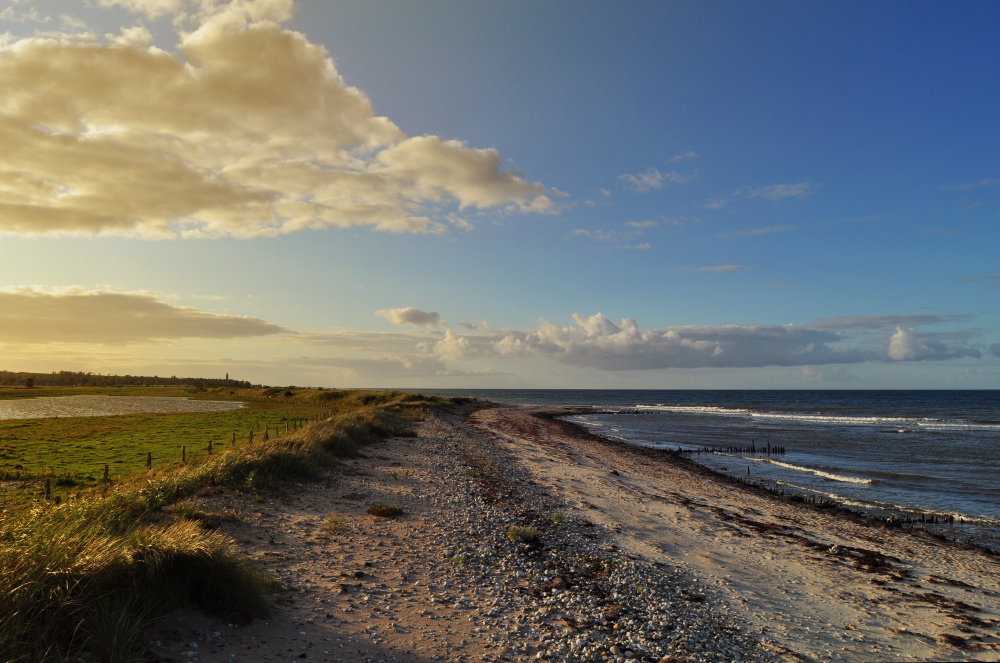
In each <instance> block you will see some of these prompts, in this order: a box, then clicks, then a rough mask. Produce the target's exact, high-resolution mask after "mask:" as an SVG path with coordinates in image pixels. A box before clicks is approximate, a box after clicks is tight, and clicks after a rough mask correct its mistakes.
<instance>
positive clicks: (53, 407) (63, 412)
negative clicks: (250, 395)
mask: <svg viewBox="0 0 1000 663" xmlns="http://www.w3.org/2000/svg"><path fill="white" fill-rule="evenodd" d="M242 407H243V405H241V404H240V403H236V402H233V401H196V400H191V399H189V398H180V397H164V396H44V397H42V398H24V399H20V398H19V399H16V400H0V419H45V418H49V417H104V416H107V415H112V414H138V413H141V412H226V411H229V410H239V409H240V408H242Z"/></svg>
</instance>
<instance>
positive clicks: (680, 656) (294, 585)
mask: <svg viewBox="0 0 1000 663" xmlns="http://www.w3.org/2000/svg"><path fill="white" fill-rule="evenodd" d="M543 410H548V411H550V412H552V411H553V409H552V408H525V407H507V406H496V405H494V404H488V403H481V402H480V403H476V404H473V405H464V406H458V407H454V408H452V409H450V410H447V411H441V412H437V411H432V412H430V413H428V415H427V416H426V418H425V420H424V421H423V422H421V423H419V424H418V425H417V427H416V430H415V437H399V438H390V439H388V440H384V441H381V442H376V443H373V444H371V445H369V446H366V447H364V448H363V449H362V453H361V455H359V456H358V457H356V458H353V459H349V460H347V461H344V462H343V463H341V464H340V465H339V466H338V467H337V468H334V469H333V470H331V471H329V472H327V473H325V475H324V477H323V478H321V479H320V480H319V481H317V482H310V483H297V484H290V485H288V486H287V487H286V489H285V496H284V497H281V498H270V497H269V498H267V499H266V500H265V501H264V502H262V503H257V502H254V501H253V500H252V499H251V498H250V497H249V496H246V495H242V494H239V493H232V492H217V491H209V490H206V491H205V492H204V493H203V494H201V495H199V496H198V497H196V498H194V499H192V508H195V509H197V510H198V511H199V512H202V513H204V514H205V515H206V516H207V517H209V518H211V519H213V520H215V521H216V522H217V523H218V525H219V527H220V529H221V531H222V532H223V533H225V534H226V535H228V536H229V537H231V538H232V539H233V540H234V541H235V542H236V545H238V546H239V548H240V552H241V553H242V554H244V555H245V556H246V557H248V558H249V559H252V560H254V561H256V562H257V563H258V564H260V565H261V566H262V567H263V568H264V569H265V570H266V571H268V572H269V573H271V574H272V575H274V576H275V577H276V578H278V579H279V581H280V587H278V588H277V589H276V592H275V594H274V595H273V597H272V600H273V603H274V606H275V609H274V611H273V613H272V615H271V616H270V617H268V618H267V619H265V620H258V621H256V622H253V623H251V624H242V625H240V624H235V623H232V622H228V621H227V620H226V619H222V618H218V617H209V616H205V615H202V614H200V613H195V612H192V611H184V612H181V613H176V614H172V615H170V616H168V617H166V618H164V619H162V620H160V621H159V622H158V623H157V624H156V625H155V626H154V628H153V630H152V631H151V632H150V634H149V636H150V641H149V646H148V648H147V651H146V659H148V660H151V661H155V660H159V661H163V662H164V663H166V662H167V661H173V662H176V661H194V662H197V663H223V662H224V661H272V660H285V659H293V658H294V659H301V660H306V661H330V662H333V661H344V662H346V661H370V662H371V663H378V662H379V661H383V660H384V661H386V663H390V662H396V663H432V662H433V661H459V662H461V663H473V662H479V661H483V662H484V663H499V662H501V661H525V662H526V661H529V660H531V661H536V660H547V661H578V660H583V661H594V662H601V663H609V662H613V663H624V662H625V661H626V660H629V661H635V662H636V663H640V662H642V661H645V663H659V662H661V661H662V662H665V663H719V662H720V661H727V662H734V661H735V662H739V663H773V662H775V661H781V662H792V661H809V660H836V661H849V662H850V661H858V660H863V659H871V658H874V657H879V659H880V660H901V661H906V660H929V659H933V660H943V661H961V660H994V659H995V658H996V657H997V655H998V653H1000V638H998V637H997V630H998V627H1000V573H998V571H1000V565H998V564H997V562H996V560H995V559H994V558H993V557H991V556H987V555H983V554H980V553H977V552H975V551H970V550H964V549H961V548H959V547H957V546H953V545H947V546H941V545H940V542H939V541H937V540H933V541H932V540H929V539H924V538H921V537H916V536H909V535H906V536H901V535H900V534H901V532H900V531H898V530H895V529H889V528H885V529H883V528H876V527H872V526H871V525H869V524H867V523H861V522H853V521H852V519H851V518H843V517H841V516H840V515H835V514H833V513H829V512H828V510H826V509H818V508H808V509H803V508H802V507H803V506H806V505H802V504H795V503H791V502H788V501H787V500H781V499H779V498H777V497H775V496H772V495H769V494H767V493H766V491H762V490H754V489H752V488H751V487H747V486H742V485H738V484H736V483H726V481H725V480H724V478H725V477H724V475H723V476H719V475H718V474H716V473H714V472H711V471H710V470H709V469H708V468H705V467H703V466H700V465H698V464H697V463H694V462H693V461H691V460H690V459H687V458H684V457H683V456H682V455H678V457H677V458H671V459H670V460H669V461H665V460H663V454H662V452H659V451H657V452H654V451H653V450H643V449H642V448H640V447H630V446H628V445H625V444H624V443H621V442H616V441H609V440H605V439H603V438H600V437H598V436H596V435H593V434H592V433H589V431H585V430H580V429H579V428H578V426H577V425H576V424H573V423H572V422H567V421H562V420H559V419H557V418H556V416H557V415H555V414H552V415H551V416H549V417H548V418H546V416H537V415H538V414H539V412H541V411H543ZM654 454H655V456H654ZM657 457H658V458H659V459H660V460H659V461H657V460H654V458H657ZM734 488H740V489H737V490H733V489H734ZM374 503H383V504H387V505H399V506H400V507H401V508H402V509H403V511H404V514H403V515H402V516H400V517H399V518H396V519H380V518H375V517H372V516H370V515H368V514H367V513H366V508H367V507H368V506H369V505H371V504H374ZM328 519H333V520H328ZM334 521H336V523H338V527H339V528H340V529H338V531H336V532H334V531H331V529H330V528H329V527H328V523H330V522H334ZM515 533H516V536H515V535H514V534H515ZM522 534H523V535H524V536H523V537H522Z"/></svg>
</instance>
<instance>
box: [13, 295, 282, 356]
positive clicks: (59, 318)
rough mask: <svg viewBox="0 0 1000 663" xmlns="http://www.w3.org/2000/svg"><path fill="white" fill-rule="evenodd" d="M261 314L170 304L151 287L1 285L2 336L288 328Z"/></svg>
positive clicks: (69, 339) (113, 340) (201, 334)
mask: <svg viewBox="0 0 1000 663" xmlns="http://www.w3.org/2000/svg"><path fill="white" fill-rule="evenodd" d="M286 332H287V330H285V329H283V328H282V327H279V326H278V325H275V324H272V323H270V322H267V321H265V320H261V319H260V318H252V317H241V316H235V315H220V314H216V313H208V312H205V311H199V310H198V309H194V308H190V307H186V306H171V305H170V304H166V303H164V302H162V301H160V300H158V299H157V297H156V295H155V294H153V293H147V292H108V291H103V290H85V289H83V288H58V289H52V288H38V287H29V286H20V287H12V288H4V289H0V342H3V343H23V344H38V343H98V344H113V345H121V344H138V343H158V342H163V341H167V340H175V339H233V338H249V337H257V336H268V335H272V334H281V333H286Z"/></svg>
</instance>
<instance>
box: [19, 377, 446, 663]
mask: <svg viewBox="0 0 1000 663" xmlns="http://www.w3.org/2000/svg"><path fill="white" fill-rule="evenodd" d="M286 394H287V395H286ZM156 395H164V394H156ZM227 395H228V396H231V397H234V398H235V397H241V398H246V399H247V402H248V404H249V406H250V407H248V408H247V411H246V412H245V413H242V415H243V417H244V419H239V418H238V417H239V415H235V414H234V413H229V412H218V413H211V414H209V413H186V414H181V415H158V416H154V417H146V416H145V415H143V416H125V417H77V418H71V419H63V420H35V421H36V422H37V425H36V426H35V427H28V428H17V429H13V428H11V427H10V426H8V427H7V428H3V429H0V430H2V431H3V432H2V434H3V435H4V437H0V439H2V440H4V441H3V443H2V444H3V445H4V448H5V449H7V450H10V449H12V445H13V449H14V450H15V453H21V454H25V453H28V450H29V449H30V448H31V447H32V446H47V447H48V452H49V453H50V454H52V456H51V458H52V459H53V460H52V466H53V467H55V468H61V469H60V470H59V471H61V472H62V474H60V475H59V476H61V477H66V478H67V479H69V481H65V482H63V483H64V484H65V485H62V486H59V492H58V493H52V494H51V495H50V496H49V498H48V499H46V498H45V497H44V493H42V490H43V487H42V484H43V483H45V482H44V481H43V478H42V475H43V474H44V473H39V474H37V475H34V474H29V473H28V472H27V471H24V474H23V475H22V476H20V477H16V476H14V477H12V476H7V477H6V479H7V480H6V481H4V482H3V484H5V485H6V486H7V488H8V489H7V490H5V491H4V492H3V494H2V495H0V660H3V661H63V660H75V658H76V656H77V655H78V654H79V653H81V652H84V651H86V652H90V653H92V654H94V655H95V656H97V657H99V658H100V660H102V661H104V663H113V662H115V661H123V660H130V656H131V655H132V654H134V646H135V644H136V639H137V637H138V635H139V634H140V633H141V629H142V627H143V626H144V625H145V624H146V623H148V621H149V620H150V619H151V618H153V617H155V616H157V615H159V614H163V613H165V612H167V611H170V610H172V609H174V608H178V607H181V606H185V605H194V606H198V607H200V608H202V609H204V610H206V611H208V612H212V613H217V614H223V615H226V616H231V618H232V619H234V620H249V619H251V618H253V617H255V616H259V615H262V614H265V613H266V611H267V601H266V592H267V589H268V587H269V585H271V584H272V583H273V582H274V581H273V580H272V579H271V578H269V577H268V576H267V575H266V574H264V573H263V572H261V571H260V570H259V569H257V568H255V567H254V566H253V565H251V564H249V563H248V562H247V561H246V560H245V559H243V558H241V557H240V556H239V555H238V553H237V551H236V550H235V548H234V547H233V546H232V544H231V542H230V541H229V540H227V539H226V538H224V537H222V536H221V535H220V534H218V533H217V532H215V531H214V527H213V523H212V522H211V520H210V519H209V518H206V517H205V515H204V514H201V513H199V512H197V510H196V509H194V508H192V507H191V506H190V505H189V504H187V503H185V500H189V499H190V498H192V497H194V496H197V495H199V494H205V493H206V492H226V491H238V492H242V493H247V494H251V495H254V496H255V497H257V499H265V498H266V496H267V495H268V494H280V486H281V483H282V482H283V481H286V480H289V479H301V478H310V477H314V476H316V475H317V473H318V472H319V470H320V469H321V468H330V467H336V465H337V463H338V459H339V458H342V457H346V456H350V455H352V454H354V453H356V452H357V450H358V448H359V447H360V446H362V445H365V444H368V443H370V442H373V441H375V440H378V439H381V438H384V437H386V436H391V435H398V434H405V433H406V432H407V430H408V428H409V426H410V424H411V422H412V421H413V420H415V419H418V418H420V417H421V416H422V415H423V413H424V412H425V411H426V408H428V407H433V406H437V405H440V404H442V403H443V401H440V400H438V399H425V398H424V397H421V396H418V395H416V394H404V393H399V392H371V391H347V390H315V389H309V390H305V389H303V390H296V389H287V390H286V389H282V390H243V393H233V394H225V393H221V390H220V391H219V392H215V391H211V390H210V391H206V392H204V393H199V394H197V397H207V398H214V399H218V398H220V397H225V396H227ZM233 417H237V418H235V419H234V418H233ZM310 419H311V423H309V424H308V425H305V426H301V427H299V426H298V425H297V424H298V423H300V422H305V421H307V420H310ZM84 420H86V421H84ZM251 421H255V422H259V423H260V424H261V425H264V424H265V423H267V424H269V425H272V426H273V425H274V423H275V422H277V423H279V424H280V423H283V422H289V423H290V422H295V424H296V426H294V427H291V426H290V427H289V432H288V433H285V429H284V426H279V430H278V431H276V434H273V435H270V436H265V435H262V434H261V435H256V436H255V438H254V440H253V442H250V441H249V439H248V440H246V441H243V442H242V443H241V444H238V445H236V446H232V445H229V446H225V445H220V446H216V447H215V451H214V453H213V454H212V455H208V454H207V453H205V454H201V455H197V454H193V455H191V456H189V457H188V458H187V460H186V462H183V463H182V462H180V461H179V457H176V454H175V460H174V461H172V462H170V463H167V462H166V461H164V462H163V463H161V464H160V465H155V466H153V467H152V468H146V467H145V466H143V465H141V464H139V465H137V464H136V463H134V462H132V463H121V464H119V468H118V469H119V471H118V472H117V473H115V474H114V475H113V476H109V478H108V480H107V482H105V481H104V479H103V476H99V475H98V474H96V473H95V472H93V471H92V470H90V469H84V470H82V471H79V472H76V473H74V471H73V470H72V469H71V468H73V467H74V464H73V462H71V461H69V460H67V459H68V458H76V459H79V458H81V457H83V451H85V450H84V449H83V448H82V446H81V445H80V440H82V439H85V440H88V446H90V447H91V448H90V449H87V450H86V451H88V452H90V451H95V450H102V451H105V452H107V453H111V452H112V451H116V452H121V453H122V454H125V455H126V456H127V455H128V454H132V455H133V456H135V455H139V456H140V457H141V456H143V455H145V453H146V449H148V448H159V447H156V446H155V445H166V444H167V443H168V441H170V442H172V443H173V444H174V445H177V444H178V443H179V441H180V440H182V439H184V438H183V436H184V435H185V434H186V433H184V431H185V430H186V428H190V429H191V430H197V431H198V432H199V434H201V435H202V436H203V437H202V439H204V437H206V436H210V435H216V436H221V437H223V438H224V439H225V438H227V437H228V439H229V440H231V439H232V430H235V424H237V423H240V424H244V425H246V424H249V423H250V422H251ZM43 422H48V423H43ZM149 422H155V424H156V425H155V426H154V425H152V424H151V423H149ZM4 423H9V422H4ZM20 423H22V424H23V423H25V420H22V421H21V422H20ZM133 428H134V429H138V431H137V430H132V429H133ZM296 428H297V430H296ZM11 430H17V431H18V433H19V434H18V435H17V439H13V440H12V439H11V436H10V431H11ZM223 430H226V434H225V435H223V434H222V431H223ZM42 436H43V437H42ZM102 445H103V446H102ZM164 448H165V447H164ZM4 453H7V454H9V453H10V451H5V452H4ZM163 453H164V455H166V454H165V452H163ZM57 457H58V458H61V459H62V461H61V462H63V463H64V464H63V465H56V464H55V459H56V458H57ZM123 457H125V456H123ZM77 462H78V461H77ZM76 467H79V465H76ZM84 472H86V473H87V474H86V476H81V475H82V474H83V473H84ZM88 477H92V478H88ZM77 478H79V479H80V480H79V481H77ZM48 483H49V484H51V483H52V482H51V480H49V481H48ZM56 483H57V484H58V483H59V482H58V481H57V482H56ZM53 488H54V487H53Z"/></svg>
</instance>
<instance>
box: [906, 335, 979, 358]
mask: <svg viewBox="0 0 1000 663" xmlns="http://www.w3.org/2000/svg"><path fill="white" fill-rule="evenodd" d="M981 354H982V353H981V352H980V351H979V350H977V349H974V348H948V346H947V345H945V344H944V343H942V342H941V341H939V340H936V339H935V337H934V335H933V334H928V333H920V332H917V331H915V330H914V329H913V327H910V328H909V329H903V328H902V327H896V333H895V334H893V335H892V336H891V337H890V338H889V350H888V357H889V359H891V360H893V361H923V360H927V359H953V358H955V357H979V356H981Z"/></svg>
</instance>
